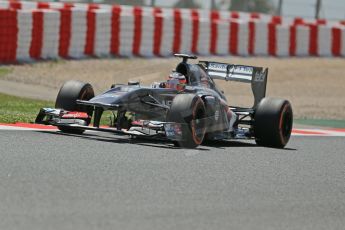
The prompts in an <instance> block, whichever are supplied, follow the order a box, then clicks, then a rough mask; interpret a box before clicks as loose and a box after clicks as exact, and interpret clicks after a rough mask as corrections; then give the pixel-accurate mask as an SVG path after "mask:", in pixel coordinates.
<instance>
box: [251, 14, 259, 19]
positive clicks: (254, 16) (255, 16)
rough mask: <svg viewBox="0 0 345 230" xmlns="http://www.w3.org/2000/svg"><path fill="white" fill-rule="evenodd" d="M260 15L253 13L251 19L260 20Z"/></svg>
mask: <svg viewBox="0 0 345 230" xmlns="http://www.w3.org/2000/svg"><path fill="white" fill-rule="evenodd" d="M260 17H261V16H260V13H251V14H250V18H253V19H260Z"/></svg>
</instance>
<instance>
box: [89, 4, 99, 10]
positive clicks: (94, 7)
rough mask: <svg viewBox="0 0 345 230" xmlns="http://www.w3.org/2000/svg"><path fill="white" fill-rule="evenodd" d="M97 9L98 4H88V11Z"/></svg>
mask: <svg viewBox="0 0 345 230" xmlns="http://www.w3.org/2000/svg"><path fill="white" fill-rule="evenodd" d="M97 9H99V5H98V4H95V3H91V4H88V10H89V11H91V10H97Z"/></svg>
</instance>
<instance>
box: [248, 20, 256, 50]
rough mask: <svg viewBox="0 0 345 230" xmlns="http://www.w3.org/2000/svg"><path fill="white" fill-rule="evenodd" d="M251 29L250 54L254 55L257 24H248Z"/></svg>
mask: <svg viewBox="0 0 345 230" xmlns="http://www.w3.org/2000/svg"><path fill="white" fill-rule="evenodd" d="M248 27H249V37H248V53H249V54H250V55H254V54H255V53H254V50H255V22H254V21H250V22H249V23H248Z"/></svg>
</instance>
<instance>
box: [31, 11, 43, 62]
mask: <svg viewBox="0 0 345 230" xmlns="http://www.w3.org/2000/svg"><path fill="white" fill-rule="evenodd" d="M32 20H33V21H32V25H33V26H32V35H31V36H32V39H31V45H30V57H32V58H36V59H38V58H41V52H42V46H43V12H42V11H33V12H32Z"/></svg>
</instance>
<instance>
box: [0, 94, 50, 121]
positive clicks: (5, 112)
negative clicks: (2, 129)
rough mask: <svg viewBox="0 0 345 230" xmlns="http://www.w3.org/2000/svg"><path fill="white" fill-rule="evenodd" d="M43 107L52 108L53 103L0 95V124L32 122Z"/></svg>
mask: <svg viewBox="0 0 345 230" xmlns="http://www.w3.org/2000/svg"><path fill="white" fill-rule="evenodd" d="M43 107H54V103H53V102H50V101H41V100H33V99H26V98H21V97H15V96H9V95H6V94H1V93H0V123H15V122H33V121H34V120H35V118H36V115H37V114H38V112H39V110H40V108H43Z"/></svg>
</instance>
